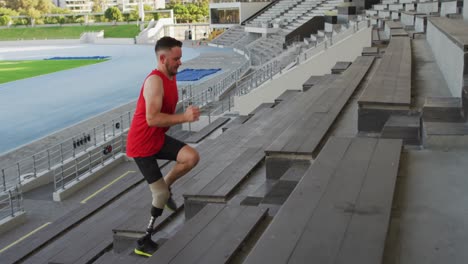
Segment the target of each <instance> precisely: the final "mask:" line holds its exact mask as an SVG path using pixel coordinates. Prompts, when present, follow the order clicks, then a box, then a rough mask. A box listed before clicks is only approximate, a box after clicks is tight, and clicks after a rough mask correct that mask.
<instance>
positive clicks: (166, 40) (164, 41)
mask: <svg viewBox="0 0 468 264" xmlns="http://www.w3.org/2000/svg"><path fill="white" fill-rule="evenodd" d="M174 47H179V48H181V47H182V42H180V41H178V40H177V39H175V38H171V37H162V38H160V39H159V40H158V41H157V42H156V46H155V47H154V51H155V52H156V53H158V51H160V50H170V49H172V48H174Z"/></svg>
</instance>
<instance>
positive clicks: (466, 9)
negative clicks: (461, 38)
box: [463, 0, 468, 21]
mask: <svg viewBox="0 0 468 264" xmlns="http://www.w3.org/2000/svg"><path fill="white" fill-rule="evenodd" d="M463 19H465V21H468V0H464V1H463Z"/></svg>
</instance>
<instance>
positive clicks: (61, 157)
mask: <svg viewBox="0 0 468 264" xmlns="http://www.w3.org/2000/svg"><path fill="white" fill-rule="evenodd" d="M60 162H61V163H62V164H63V147H62V143H60Z"/></svg>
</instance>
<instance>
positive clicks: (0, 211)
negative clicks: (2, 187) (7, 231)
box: [0, 186, 24, 220]
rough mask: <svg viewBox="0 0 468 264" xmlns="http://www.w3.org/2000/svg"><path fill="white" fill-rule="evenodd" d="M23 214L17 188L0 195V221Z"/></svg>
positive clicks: (22, 206)
mask: <svg viewBox="0 0 468 264" xmlns="http://www.w3.org/2000/svg"><path fill="white" fill-rule="evenodd" d="M21 212H24V205H23V195H22V193H21V189H20V188H19V187H18V186H15V187H14V188H11V189H9V190H8V191H6V192H3V193H1V194H0V220H2V219H5V218H7V217H15V216H16V215H17V214H18V213H21Z"/></svg>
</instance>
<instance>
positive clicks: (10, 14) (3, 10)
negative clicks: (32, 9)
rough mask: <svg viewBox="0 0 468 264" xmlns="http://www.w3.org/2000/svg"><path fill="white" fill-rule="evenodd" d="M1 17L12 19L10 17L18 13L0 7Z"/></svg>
mask: <svg viewBox="0 0 468 264" xmlns="http://www.w3.org/2000/svg"><path fill="white" fill-rule="evenodd" d="M1 15H4V16H10V17H12V16H18V15H19V13H18V12H16V11H15V10H13V9H10V8H4V7H0V16H1Z"/></svg>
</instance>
